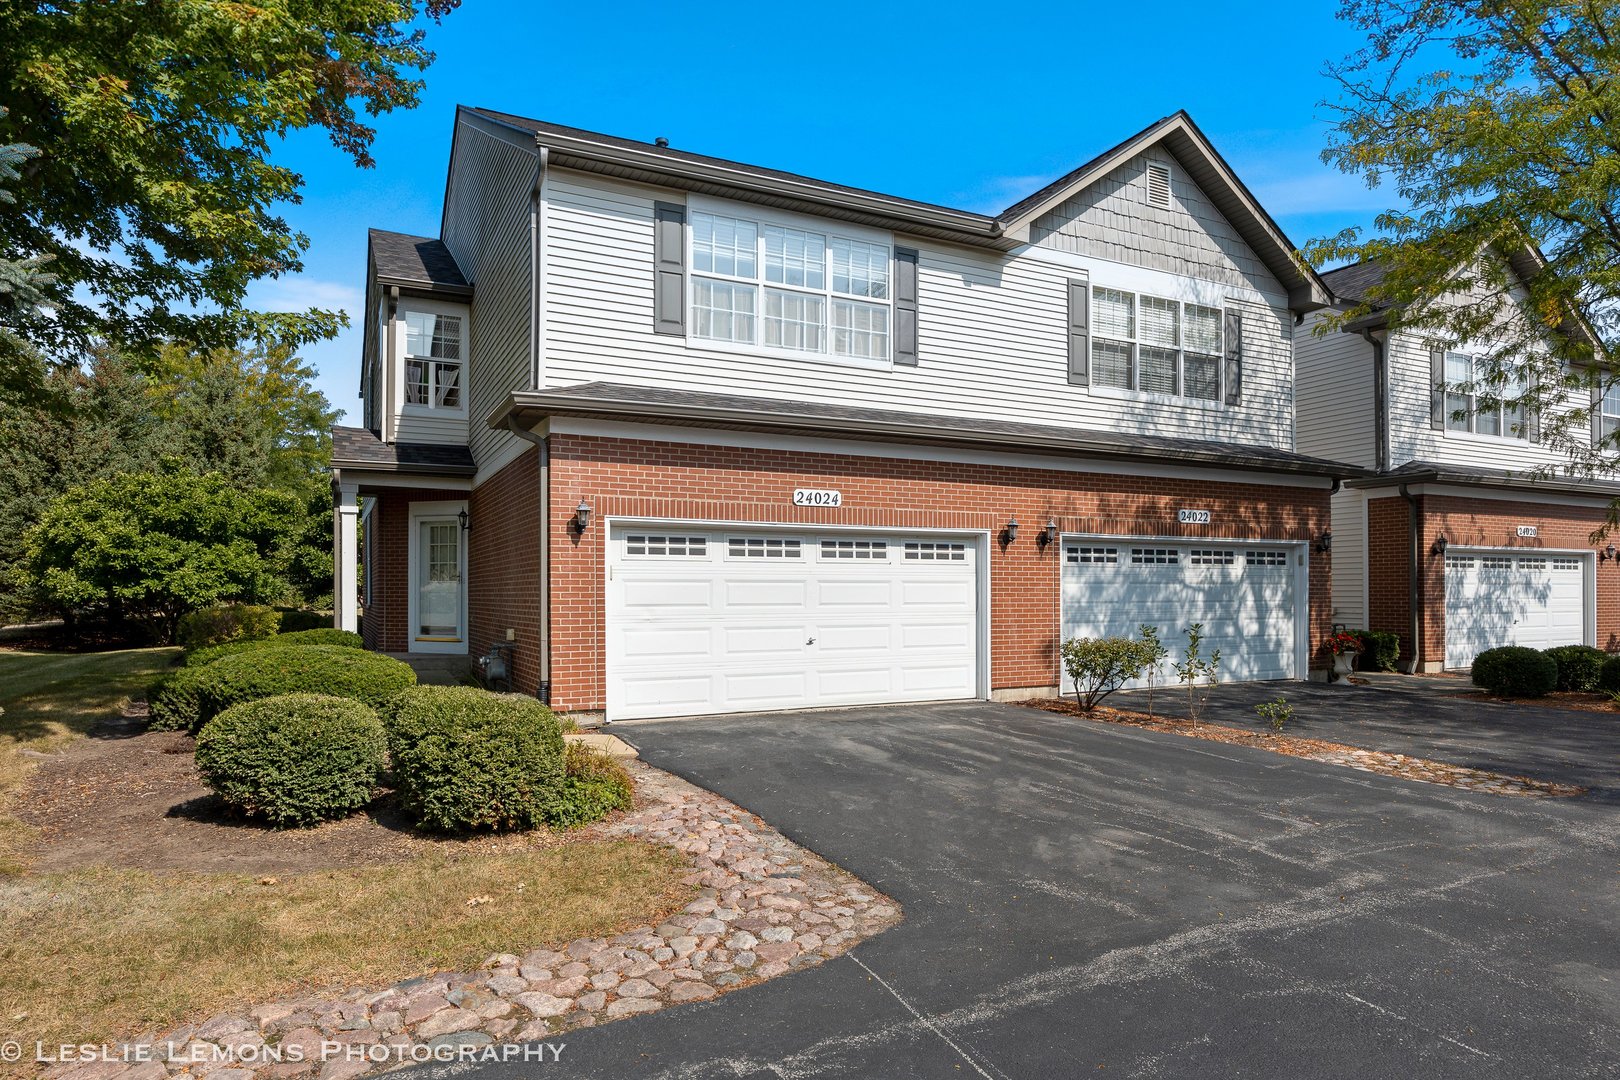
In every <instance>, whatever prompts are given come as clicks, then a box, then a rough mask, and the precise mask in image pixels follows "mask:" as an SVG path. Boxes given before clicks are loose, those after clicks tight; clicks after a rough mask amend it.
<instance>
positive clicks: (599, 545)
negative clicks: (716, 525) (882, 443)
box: [475, 435, 1331, 710]
mask: <svg viewBox="0 0 1620 1080" xmlns="http://www.w3.org/2000/svg"><path fill="white" fill-rule="evenodd" d="M903 453H904V448H902V447H897V448H896V454H897V457H895V458H876V457H860V456H854V455H841V454H834V453H815V454H808V453H800V452H788V451H781V450H766V449H751V448H735V447H719V446H698V445H690V444H684V443H671V442H650V441H641V440H626V439H613V438H605V437H596V436H582V435H554V436H552V438H551V522H550V525H551V530H550V534H551V558H552V571H551V577H552V590H553V591H552V637H553V648H552V701H553V703H554V704H556V705H557V706H558V707H560V708H565V709H577V710H595V709H601V708H603V707H604V705H605V695H606V689H605V685H604V679H603V657H604V654H605V651H606V650H605V646H604V641H603V635H604V606H605V589H604V581H603V566H604V551H603V543H604V540H605V535H604V532H605V531H604V530H603V529H602V528H600V527H598V526H597V524H596V523H597V522H600V521H602V520H603V519H606V518H610V517H631V516H633V517H648V518H673V519H696V520H711V521H748V522H771V523H780V524H798V523H805V524H812V525H869V526H878V527H892V528H918V529H964V530H978V531H988V532H990V533H992V535H993V534H995V533H997V532H999V530H1000V529H1001V528H1002V526H1003V525H1004V524H1005V523H1006V521H1007V520H1008V518H1010V517H1015V516H1016V517H1017V518H1018V520H1019V521H1020V522H1022V523H1024V525H1025V531H1024V532H1023V534H1022V535H1021V536H1020V537H1019V539H1018V540H1017V541H1016V542H1015V543H1013V544H1012V545H1010V546H1009V547H1007V548H1006V549H1005V550H1003V549H1002V548H1001V547H1000V545H997V544H992V545H991V548H990V565H989V573H990V575H991V613H990V615H991V628H990V637H991V679H992V686H993V688H994V689H997V690H1007V689H1016V688H1020V687H1046V686H1051V685H1053V684H1054V682H1055V677H1056V672H1057V669H1058V655H1057V648H1058V643H1059V641H1058V639H1059V633H1060V631H1059V592H1060V586H1059V582H1060V566H1059V559H1060V555H1059V550H1058V548H1057V547H1056V546H1050V547H1047V548H1044V549H1042V548H1041V547H1039V546H1038V545H1037V544H1036V543H1035V539H1034V535H1035V533H1036V531H1037V529H1038V528H1039V527H1040V526H1041V525H1044V524H1045V522H1046V521H1047V520H1048V519H1049V518H1050V519H1055V520H1056V521H1057V523H1058V526H1059V528H1060V529H1061V530H1062V531H1064V532H1095V533H1105V534H1114V535H1133V534H1134V535H1145V536H1186V537H1189V538H1192V537H1198V536H1213V537H1227V536H1232V537H1245V538H1249V537H1252V538H1255V539H1270V540H1304V539H1307V538H1311V537H1315V536H1318V535H1320V534H1321V533H1322V532H1323V531H1324V530H1325V529H1326V528H1327V527H1328V522H1329V512H1328V490H1327V488H1326V487H1321V488H1305V487H1285V486H1273V485H1266V484H1264V483H1253V484H1234V483H1215V482H1211V481H1209V480H1203V479H1164V478H1154V477H1135V476H1111V475H1107V474H1103V473H1075V472H1065V471H1057V470H1049V469H1034V468H1014V467H1009V466H1003V465H974V464H959V463H948V462H934V461H920V460H915V459H905V458H903V457H899V456H898V455H900V454H903ZM796 487H828V488H837V489H839V490H840V491H842V492H843V501H844V505H843V506H842V507H841V508H839V509H836V510H824V509H807V508H796V507H794V506H792V505H791V496H792V491H793V489H794V488H796ZM581 498H583V499H585V500H586V501H587V502H589V503H590V504H591V506H592V508H593V509H594V511H595V516H594V519H593V524H592V527H591V528H590V529H588V530H587V531H586V533H585V534H584V535H583V536H581V535H579V534H578V533H576V532H574V531H572V530H571V529H570V528H569V521H570V519H571V518H572V516H573V513H574V507H575V506H576V505H577V504H578V502H579V501H580V499H581ZM1188 505H1192V506H1197V507H1200V508H1208V509H1210V510H1211V511H1212V512H1213V518H1214V522H1215V523H1214V524H1213V525H1209V526H1182V525H1178V524H1177V522H1176V511H1177V509H1178V508H1179V507H1182V506H1188ZM485 520H486V518H485V516H484V515H483V514H480V515H479V526H478V527H479V528H480V529H482V528H484V527H486V526H485V524H484V522H485ZM1328 586H1329V582H1328V565H1327V558H1326V556H1324V555H1320V554H1315V553H1313V554H1312V556H1311V564H1310V612H1311V615H1310V633H1311V656H1312V660H1311V666H1312V667H1319V666H1323V665H1324V664H1325V658H1324V657H1323V655H1322V650H1321V641H1322V639H1323V637H1324V636H1325V635H1326V634H1327V633H1329V632H1330V631H1331V625H1330V615H1329V611H1330V605H1329V603H1328V595H1329V587H1328ZM475 603H478V604H482V603H483V601H481V600H479V601H475ZM520 685H521V688H522V689H523V690H525V691H528V692H533V690H534V685H533V683H532V682H528V681H524V680H520Z"/></svg>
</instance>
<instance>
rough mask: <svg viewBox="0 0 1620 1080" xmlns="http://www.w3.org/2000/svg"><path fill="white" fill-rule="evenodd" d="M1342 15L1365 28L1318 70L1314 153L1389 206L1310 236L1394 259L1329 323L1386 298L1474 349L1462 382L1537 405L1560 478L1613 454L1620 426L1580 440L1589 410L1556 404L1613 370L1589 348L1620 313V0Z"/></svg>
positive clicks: (1465, 3)
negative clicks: (1562, 468) (1324, 132)
mask: <svg viewBox="0 0 1620 1080" xmlns="http://www.w3.org/2000/svg"><path fill="white" fill-rule="evenodd" d="M1340 15H1341V17H1342V18H1344V19H1346V20H1348V21H1350V22H1351V23H1353V24H1354V25H1356V26H1357V27H1359V28H1360V29H1362V30H1364V31H1365V32H1366V34H1367V40H1366V44H1365V45H1364V46H1363V47H1362V48H1361V49H1360V50H1358V51H1357V52H1355V53H1354V54H1352V55H1351V56H1349V57H1347V58H1345V59H1344V60H1343V61H1342V62H1340V63H1337V64H1333V65H1331V66H1330V67H1329V69H1328V71H1329V74H1330V75H1331V76H1332V77H1333V78H1334V79H1335V80H1336V81H1337V84H1338V89H1339V95H1338V97H1337V98H1336V99H1335V100H1333V101H1330V102H1325V103H1324V107H1325V108H1327V109H1328V110H1329V111H1330V112H1331V113H1332V114H1333V115H1334V117H1335V120H1336V128H1335V131H1334V133H1333V135H1332V137H1331V140H1330V143H1329V146H1328V148H1327V150H1326V151H1325V152H1324V154H1323V159H1324V160H1325V161H1327V162H1328V163H1330V164H1332V165H1335V166H1337V167H1338V168H1340V169H1341V170H1343V171H1345V172H1347V173H1351V174H1356V175H1359V176H1361V177H1363V178H1364V179H1365V180H1366V182H1367V184H1368V185H1369V186H1371V187H1376V186H1379V185H1380V184H1385V183H1387V184H1390V185H1392V186H1393V188H1394V195H1395V198H1394V199H1393V200H1392V202H1395V203H1398V206H1396V207H1395V208H1392V209H1391V210H1390V211H1388V212H1386V213H1384V214H1382V215H1380V216H1379V217H1378V219H1377V221H1376V223H1375V228H1374V231H1373V233H1372V234H1371V235H1363V233H1362V232H1361V231H1359V230H1354V229H1352V230H1348V231H1346V232H1344V233H1341V234H1340V235H1338V236H1335V237H1332V238H1330V239H1327V240H1322V241H1319V242H1317V243H1315V244H1313V245H1311V246H1310V247H1309V248H1308V250H1307V255H1308V257H1310V258H1311V259H1312V260H1313V261H1315V262H1317V263H1318V265H1321V264H1324V263H1330V262H1334V261H1339V260H1345V259H1349V260H1378V261H1380V262H1381V263H1383V264H1384V266H1385V268H1386V270H1387V273H1386V276H1385V277H1384V279H1383V283H1382V285H1381V286H1380V287H1379V288H1378V289H1376V290H1375V291H1374V293H1373V294H1372V296H1370V297H1369V299H1368V301H1367V302H1366V303H1364V304H1361V305H1358V306H1357V308H1355V309H1354V310H1352V311H1349V312H1347V313H1345V314H1344V315H1343V316H1342V317H1341V318H1338V319H1336V320H1334V324H1335V325H1343V324H1344V323H1346V322H1348V321H1352V320H1354V319H1356V318H1359V317H1361V316H1362V315H1364V314H1366V313H1367V312H1368V311H1369V310H1371V309H1372V308H1374V307H1378V308H1386V307H1387V308H1388V309H1389V310H1390V317H1391V323H1392V325H1395V326H1401V327H1406V328H1408V329H1411V330H1415V331H1418V332H1421V333H1423V334H1424V335H1425V336H1427V337H1430V338H1431V339H1432V340H1436V341H1463V342H1467V343H1469V346H1470V350H1471V351H1473V352H1478V353H1483V355H1481V356H1480V357H1479V362H1478V364H1477V366H1476V373H1475V377H1474V380H1473V381H1472V382H1471V383H1469V384H1458V386H1457V387H1456V388H1458V389H1463V390H1465V391H1468V392H1473V393H1476V394H1477V395H1478V396H1479V397H1480V399H1481V403H1482V404H1483V405H1485V406H1487V407H1489V406H1494V405H1496V404H1500V403H1506V404H1507V405H1509V406H1510V407H1514V408H1516V409H1520V410H1535V412H1536V413H1537V414H1538V415H1539V417H1540V425H1541V438H1542V440H1543V441H1544V442H1545V443H1547V444H1548V445H1550V446H1553V447H1555V448H1559V449H1562V450H1564V451H1565V452H1566V453H1567V455H1568V458H1569V466H1568V467H1569V469H1570V470H1571V471H1574V472H1590V471H1593V470H1596V469H1600V468H1612V467H1614V465H1615V464H1616V461H1615V459H1616V455H1617V452H1620V445H1617V442H1616V437H1614V436H1611V437H1609V438H1607V439H1604V440H1602V442H1601V443H1600V444H1599V445H1597V446H1590V445H1588V443H1587V440H1586V432H1588V431H1589V430H1590V428H1591V421H1592V416H1591V409H1590V407H1588V406H1586V405H1581V406H1580V407H1576V408H1568V407H1567V406H1566V403H1567V402H1568V400H1569V399H1570V398H1571V397H1573V398H1574V399H1576V400H1579V401H1581V402H1586V401H1589V400H1590V397H1589V395H1588V394H1587V393H1586V391H1587V390H1588V389H1590V388H1592V387H1594V386H1598V387H1599V388H1601V387H1602V386H1604V385H1606V384H1607V382H1608V381H1609V378H1608V376H1606V375H1604V374H1602V373H1601V371H1600V370H1599V367H1598V365H1597V364H1594V363H1593V362H1592V361H1593V359H1594V356H1601V355H1606V354H1607V352H1608V349H1607V348H1606V347H1605V345H1612V344H1613V340H1614V336H1615V330H1616V320H1617V319H1620V79H1617V75H1620V2H1616V0H1589V2H1586V3H1579V4H1576V3H1547V2H1546V0H1460V2H1459V0H1345V2H1344V3H1343V4H1342V6H1341V8H1340ZM1515 263H1516V264H1517V267H1518V272H1516V271H1515V270H1514V269H1513V267H1512V265H1510V264H1515ZM1527 269H1528V272H1524V271H1526V270H1527ZM1518 289H1522V292H1520V293H1519V295H1518V296H1517V297H1515V295H1514V293H1515V291H1516V290H1518ZM1521 316H1522V317H1521ZM1331 328H1332V325H1330V326H1329V327H1328V329H1331ZM1587 328H1590V331H1591V332H1590V335H1589V334H1588V330H1587ZM1518 415H1520V416H1524V415H1529V413H1528V412H1521V413H1519V414H1518ZM1521 422H1522V421H1521Z"/></svg>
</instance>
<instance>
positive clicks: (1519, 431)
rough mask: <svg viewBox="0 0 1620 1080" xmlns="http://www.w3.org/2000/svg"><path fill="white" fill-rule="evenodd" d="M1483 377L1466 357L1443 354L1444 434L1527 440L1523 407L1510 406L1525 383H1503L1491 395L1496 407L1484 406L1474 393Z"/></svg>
mask: <svg viewBox="0 0 1620 1080" xmlns="http://www.w3.org/2000/svg"><path fill="white" fill-rule="evenodd" d="M1482 375H1483V372H1482V371H1481V370H1480V364H1479V363H1478V361H1476V360H1475V359H1474V357H1472V356H1470V355H1469V354H1468V353H1463V352H1448V353H1446V357H1445V379H1446V430H1447V431H1468V432H1473V433H1474V434H1476V435H1495V436H1499V437H1501V438H1508V439H1526V440H1528V439H1529V437H1530V425H1528V424H1526V423H1525V421H1524V406H1523V405H1515V404H1510V403H1511V402H1513V401H1515V400H1516V399H1518V398H1519V397H1520V396H1522V395H1523V394H1524V380H1523V379H1522V378H1511V379H1509V380H1508V381H1506V382H1505V383H1503V384H1502V387H1501V388H1500V390H1499V391H1498V392H1497V393H1496V394H1495V395H1493V396H1495V397H1496V399H1497V400H1496V402H1495V404H1493V405H1490V406H1486V405H1484V404H1482V403H1481V402H1480V400H1479V395H1478V394H1476V393H1475V392H1474V390H1475V384H1476V383H1477V382H1478V380H1479V379H1480V378H1481V377H1482Z"/></svg>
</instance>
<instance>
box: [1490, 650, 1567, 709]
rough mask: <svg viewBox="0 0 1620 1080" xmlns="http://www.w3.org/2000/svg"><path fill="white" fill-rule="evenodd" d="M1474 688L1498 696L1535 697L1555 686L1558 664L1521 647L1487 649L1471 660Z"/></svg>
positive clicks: (1544, 654)
mask: <svg viewBox="0 0 1620 1080" xmlns="http://www.w3.org/2000/svg"><path fill="white" fill-rule="evenodd" d="M1472 675H1473V680H1474V685H1475V686H1478V687H1481V688H1482V689H1484V690H1485V691H1486V692H1487V693H1490V694H1494V695H1496V696H1497V697H1526V698H1536V697H1542V696H1543V695H1545V694H1548V693H1551V692H1552V690H1553V688H1555V687H1556V686H1557V685H1558V662H1557V661H1556V660H1554V659H1553V658H1552V657H1550V656H1548V655H1547V654H1546V653H1544V652H1538V651H1537V650H1535V649H1526V648H1524V647H1523V646H1520V645H1504V646H1502V647H1501V648H1498V649H1486V650H1485V651H1484V652H1482V653H1480V654H1479V655H1478V656H1476V657H1474V664H1473V670H1472Z"/></svg>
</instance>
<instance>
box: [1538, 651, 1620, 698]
mask: <svg viewBox="0 0 1620 1080" xmlns="http://www.w3.org/2000/svg"><path fill="white" fill-rule="evenodd" d="M1543 651H1544V652H1545V653H1546V654H1547V655H1548V656H1550V657H1552V658H1553V663H1555V664H1557V665H1558V689H1560V690H1578V691H1582V692H1586V691H1592V690H1596V689H1597V688H1598V677H1599V675H1601V674H1602V672H1603V665H1604V664H1606V663H1608V662H1609V654H1608V653H1606V652H1604V651H1603V650H1602V649H1594V648H1592V646H1590V645H1558V646H1555V647H1553V648H1551V649H1546V650H1543Z"/></svg>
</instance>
